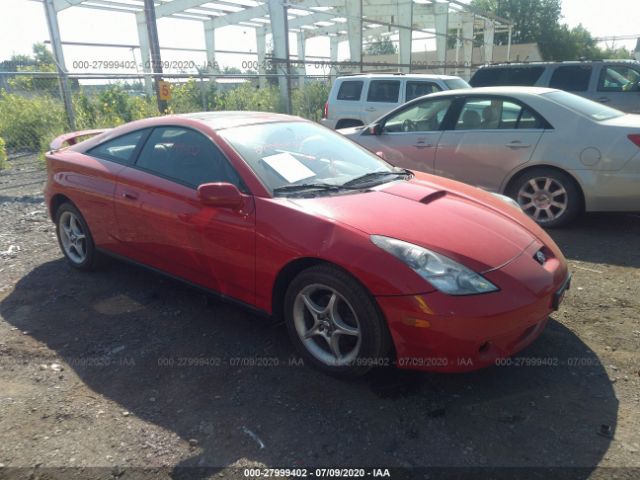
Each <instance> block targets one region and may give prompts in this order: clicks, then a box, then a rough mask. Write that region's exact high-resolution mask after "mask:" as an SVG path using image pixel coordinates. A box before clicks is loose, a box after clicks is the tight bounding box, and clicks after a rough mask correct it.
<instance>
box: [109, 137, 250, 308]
mask: <svg viewBox="0 0 640 480" xmlns="http://www.w3.org/2000/svg"><path fill="white" fill-rule="evenodd" d="M209 182H229V183H233V184H235V185H236V186H237V187H238V188H239V189H240V190H241V191H244V192H245V193H244V194H243V196H244V201H243V207H242V208H241V209H238V210H234V209H231V208H221V207H212V206H207V205H203V204H202V203H201V202H200V200H199V198H198V194H197V187H198V186H199V185H201V184H203V183H209ZM115 206H116V207H115V208H116V218H117V221H118V234H119V239H120V241H121V242H122V243H123V244H124V245H126V246H127V247H128V249H129V252H130V254H131V256H133V257H134V258H135V259H136V260H139V261H141V262H142V263H145V264H148V265H151V266H153V267H155V268H158V269H160V270H163V271H165V272H168V273H170V274H172V275H175V276H177V277H180V278H183V279H186V280H189V281H191V282H193V283H196V284H199V285H202V286H204V287H207V288H209V289H212V290H215V291H217V292H220V293H222V294H225V295H228V296H231V297H234V298H237V299H239V300H242V301H245V302H253V300H254V291H255V289H254V286H255V285H254V261H255V259H254V251H255V238H254V235H255V233H254V232H255V208H254V202H253V197H252V196H251V195H249V194H248V192H247V190H246V187H244V185H243V182H242V181H241V179H240V177H239V176H238V174H237V173H236V171H235V170H234V169H233V167H232V166H231V164H230V163H229V162H228V160H227V159H226V158H225V157H224V155H223V154H222V152H221V151H220V150H219V149H218V148H217V146H216V145H214V143H213V142H212V141H211V140H210V139H209V138H207V137H205V136H204V135H203V134H202V133H200V132H197V131H195V130H193V129H190V128H185V127H177V126H175V127H174V126H166V127H164V126H163V127H157V128H155V129H154V130H153V131H152V132H151V134H150V135H149V137H148V139H147V140H146V142H145V145H144V147H143V148H142V149H141V151H140V153H139V155H138V157H137V159H136V163H135V165H134V166H132V167H126V168H125V169H124V170H123V171H122V172H121V173H120V175H119V178H118V183H117V186H116V194H115Z"/></svg>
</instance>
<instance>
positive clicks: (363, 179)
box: [342, 168, 413, 187]
mask: <svg viewBox="0 0 640 480" xmlns="http://www.w3.org/2000/svg"><path fill="white" fill-rule="evenodd" d="M389 175H393V176H396V177H398V176H402V177H411V176H413V173H412V172H411V171H410V170H407V169H404V168H403V169H398V170H391V171H387V172H381V171H378V172H369V173H365V174H364V175H361V176H359V177H356V178H354V179H352V180H349V181H348V182H346V183H344V184H343V185H342V186H343V187H352V186H354V185H358V184H361V183H367V182H370V181H372V180H377V179H379V178H381V177H388V176H389Z"/></svg>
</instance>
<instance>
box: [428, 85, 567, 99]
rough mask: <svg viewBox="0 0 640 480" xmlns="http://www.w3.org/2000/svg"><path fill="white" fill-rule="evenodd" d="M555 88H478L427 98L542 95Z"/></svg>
mask: <svg viewBox="0 0 640 480" xmlns="http://www.w3.org/2000/svg"><path fill="white" fill-rule="evenodd" d="M557 91H559V90H558V89H557V88H544V87H478V88H470V89H466V90H445V91H443V92H436V93H432V94H430V95H429V97H446V96H457V95H522V94H526V95H543V94H545V93H551V92H557Z"/></svg>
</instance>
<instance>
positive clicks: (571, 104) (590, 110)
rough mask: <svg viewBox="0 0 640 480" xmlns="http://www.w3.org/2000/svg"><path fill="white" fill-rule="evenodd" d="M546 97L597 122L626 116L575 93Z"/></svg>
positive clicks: (554, 94) (549, 94)
mask: <svg viewBox="0 0 640 480" xmlns="http://www.w3.org/2000/svg"><path fill="white" fill-rule="evenodd" d="M544 96H545V97H547V98H548V99H549V100H553V101H554V102H556V103H559V104H560V105H562V106H564V107H566V108H568V109H569V110H573V111H574V112H577V113H580V114H582V115H586V116H587V117H589V118H591V120H595V121H596V122H601V121H603V120H609V119H610V118H616V117H621V116H623V115H624V112H621V111H620V110H616V109H615V108H611V107H607V106H606V105H602V104H600V103H597V102H594V101H592V100H589V99H587V98H584V97H579V96H578V95H574V94H573V93H568V92H561V91H558V92H551V93H545V94H544Z"/></svg>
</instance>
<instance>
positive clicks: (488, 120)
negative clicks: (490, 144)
mask: <svg viewBox="0 0 640 480" xmlns="http://www.w3.org/2000/svg"><path fill="white" fill-rule="evenodd" d="M516 128H519V129H522V128H544V127H543V121H542V119H540V118H539V117H538V116H536V115H535V114H534V113H533V112H531V111H530V110H529V109H528V108H526V107H523V106H522V105H519V104H517V103H514V102H510V101H508V100H501V99H495V98H486V99H482V98H474V99H468V100H467V101H466V102H465V104H464V107H463V108H462V111H461V112H460V117H459V118H458V121H457V122H456V127H455V129H456V130H513V129H516Z"/></svg>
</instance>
